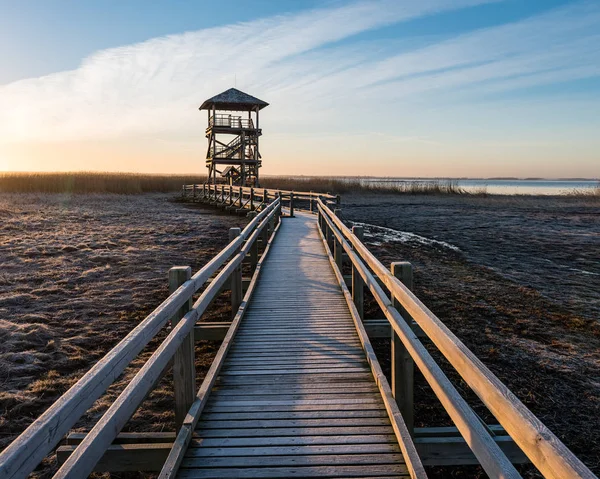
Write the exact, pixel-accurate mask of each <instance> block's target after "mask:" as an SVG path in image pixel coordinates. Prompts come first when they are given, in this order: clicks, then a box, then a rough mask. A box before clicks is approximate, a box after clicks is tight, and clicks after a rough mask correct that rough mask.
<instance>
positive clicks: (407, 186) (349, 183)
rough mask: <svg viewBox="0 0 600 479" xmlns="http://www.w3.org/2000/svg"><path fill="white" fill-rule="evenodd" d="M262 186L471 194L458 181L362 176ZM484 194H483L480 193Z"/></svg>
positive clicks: (278, 180)
mask: <svg viewBox="0 0 600 479" xmlns="http://www.w3.org/2000/svg"><path fill="white" fill-rule="evenodd" d="M261 186H263V187H265V188H277V189H280V190H295V191H315V192H322V193H327V192H328V193H332V194H344V193H389V194H404V195H464V194H470V193H469V192H468V191H466V190H465V189H464V188H461V187H460V186H459V185H458V181H456V180H428V181H410V180H407V181H402V182H391V181H390V182H386V180H385V179H383V180H382V181H381V182H379V183H374V182H365V181H362V180H361V179H359V178H334V177H323V176H322V177H289V176H267V177H263V178H262V179H261ZM477 194H481V193H477Z"/></svg>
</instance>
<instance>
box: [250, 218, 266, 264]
mask: <svg viewBox="0 0 600 479" xmlns="http://www.w3.org/2000/svg"><path fill="white" fill-rule="evenodd" d="M257 215H258V213H257V212H256V211H249V212H248V218H250V220H252V219H254V218H256V216H257ZM266 229H267V227H266V226H265V228H264V229H263V230H262V231H261V234H260V235H259V237H258V238H256V240H255V241H254V243H252V246H250V268H251V269H252V272H254V270H255V269H256V265H257V263H258V240H259V239H262V238H263V237H264V231H265V230H266ZM263 241H264V240H263Z"/></svg>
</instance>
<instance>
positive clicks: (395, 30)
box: [0, 0, 600, 177]
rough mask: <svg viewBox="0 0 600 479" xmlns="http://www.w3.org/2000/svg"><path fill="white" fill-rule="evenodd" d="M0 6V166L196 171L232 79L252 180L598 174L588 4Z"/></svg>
mask: <svg viewBox="0 0 600 479" xmlns="http://www.w3.org/2000/svg"><path fill="white" fill-rule="evenodd" d="M0 11H2V18H3V28H2V29H0V58H1V59H2V62H1V67H0V103H1V104H3V109H2V111H0V170H2V169H4V170H11V169H45V170H55V169H97V170H102V169H109V170H117V169H122V170H129V171H153V172H169V171H173V172H183V171H185V172H193V171H202V168H203V161H202V155H203V153H204V148H205V145H204V142H205V139H204V138H203V136H202V134H201V132H202V129H203V126H204V123H205V122H206V118H205V117H204V115H200V114H199V113H198V112H197V110H196V108H197V105H199V104H200V103H201V102H202V100H204V99H205V98H206V97H209V96H212V95H214V94H216V93H218V92H220V91H222V90H225V89H227V88H229V87H231V86H233V84H234V83H236V86H237V87H238V88H240V89H242V90H245V91H247V92H248V93H251V94H253V95H255V96H258V97H260V98H263V99H265V100H266V101H268V102H269V103H271V106H270V107H269V108H268V109H266V110H264V116H263V119H262V123H263V128H264V137H263V139H264V141H263V145H264V147H263V152H262V153H263V158H264V165H265V167H264V170H265V173H267V174H268V173H273V174H285V173H290V174H335V173H339V174H377V175H398V176H410V175H422V176H438V175H440V176H549V177H558V176H588V177H597V176H600V168H598V165H599V164H600V141H599V139H598V135H597V134H596V131H598V129H599V127H600V118H599V113H598V112H599V111H600V108H599V106H600V2H598V1H585V0H584V1H566V0H560V1H559V0H544V1H541V0H497V1H493V0H420V1H418V2H417V1H414V0H395V1H391V0H374V1H371V2H360V1H358V2H357V1H354V2H353V1H344V2H342V1H329V2H318V1H299V0H297V1H285V2H284V1H275V0H270V1H269V0H259V1H255V2H249V1H239V0H233V1H228V2H201V1H181V0H180V1H171V2H166V1H163V2H148V1H146V2H143V1H137V0H136V1H80V2H76V1H27V0H24V1H20V2H12V1H0ZM240 50H241V51H243V52H244V55H243V56H242V57H241V58H240V56H239V55H238V52H239V51H240ZM367 119H368V121H367ZM82 152H85V155H84V156H85V157H86V158H87V160H86V161H85V162H82V160H81V157H82V154H81V153H82Z"/></svg>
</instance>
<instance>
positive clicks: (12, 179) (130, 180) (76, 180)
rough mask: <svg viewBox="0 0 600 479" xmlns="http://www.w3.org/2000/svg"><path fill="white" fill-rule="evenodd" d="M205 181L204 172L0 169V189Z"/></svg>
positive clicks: (111, 188)
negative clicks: (17, 170) (152, 173)
mask: <svg viewBox="0 0 600 479" xmlns="http://www.w3.org/2000/svg"><path fill="white" fill-rule="evenodd" d="M204 181H206V176H204V175H149V174H136V173H95V172H87V171H84V172H69V173H0V192H3V193H117V194H129V195H131V194H140V193H169V192H171V191H179V190H181V186H182V185H184V184H191V183H202V182H204Z"/></svg>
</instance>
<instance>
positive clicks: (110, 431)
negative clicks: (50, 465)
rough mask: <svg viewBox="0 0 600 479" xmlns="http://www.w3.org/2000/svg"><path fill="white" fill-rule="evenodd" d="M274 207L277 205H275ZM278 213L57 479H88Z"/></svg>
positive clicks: (212, 286)
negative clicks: (84, 478)
mask: <svg viewBox="0 0 600 479" xmlns="http://www.w3.org/2000/svg"><path fill="white" fill-rule="evenodd" d="M273 206H275V205H273ZM274 213H275V210H274V209H273V208H271V212H270V214H268V215H266V214H265V216H264V218H262V221H261V223H260V224H259V225H258V226H257V227H256V228H255V229H254V231H253V233H252V235H251V237H250V239H249V240H248V241H247V242H246V244H245V245H244V246H243V247H242V248H241V249H240V251H239V253H238V254H237V255H236V256H234V257H233V258H232V259H231V260H230V261H229V263H227V265H226V266H225V267H224V268H223V270H222V271H221V272H220V273H219V274H218V275H217V276H216V277H215V279H214V280H213V281H212V282H211V283H210V285H209V286H208V287H207V288H206V290H205V291H204V292H203V293H202V294H201V295H200V297H199V298H198V300H197V301H196V302H195V303H194V305H193V306H192V309H191V310H190V311H189V312H188V313H186V314H185V316H184V317H183V318H182V319H181V320H180V322H179V323H177V325H176V326H175V327H174V328H173V329H172V330H171V332H170V333H169V335H168V336H167V337H166V338H165V340H164V341H163V343H162V344H161V345H160V346H159V348H158V349H157V350H156V351H155V352H154V353H153V354H152V356H150V358H149V359H148V361H147V362H146V363H145V364H144V366H143V367H142V368H141V369H140V370H139V371H138V373H137V374H136V375H135V377H134V378H133V380H132V381H131V382H130V383H129V384H128V385H127V387H126V388H125V389H124V390H123V392H122V393H121V394H120V395H119V397H118V398H117V399H116V400H115V401H114V402H113V404H112V405H111V406H110V408H109V409H108V411H106V413H105V414H104V415H103V416H102V418H101V419H100V420H99V421H98V423H97V424H96V425H95V426H94V428H93V429H92V430H91V431H90V432H89V433H88V434H87V435H86V437H85V439H84V440H83V441H81V443H80V444H79V445H78V446H77V448H76V449H75V451H73V453H72V454H71V455H70V456H69V458H68V459H67V460H66V461H65V463H64V464H63V465H62V467H61V468H60V469H59V470H58V472H57V473H56V474H55V476H54V477H55V478H56V479H77V478H80V477H87V476H88V475H89V474H90V473H91V472H92V471H93V469H94V466H95V465H96V463H97V462H98V460H100V458H101V457H102V455H103V454H104V451H106V449H107V448H108V446H110V444H111V443H112V441H113V440H114V438H115V437H116V436H117V434H118V433H119V432H120V431H121V429H122V428H123V426H124V425H125V423H126V422H127V421H128V420H129V418H130V417H131V416H132V415H133V413H134V412H135V411H136V409H137V408H138V407H139V405H140V403H141V402H142V401H143V400H144V398H145V397H146V395H147V394H148V392H150V390H151V389H152V388H153V386H154V383H155V382H156V381H157V380H158V379H159V378H160V374H161V372H162V370H163V369H164V368H165V367H166V365H167V364H168V362H169V360H170V359H171V358H172V357H173V355H174V354H175V352H176V351H177V348H178V347H179V346H180V345H181V343H182V342H183V340H184V339H185V337H186V336H187V335H188V334H189V333H190V332H191V331H192V329H193V328H194V325H195V324H196V321H197V320H198V319H199V318H200V317H201V316H202V314H203V313H204V312H205V311H206V309H207V308H208V306H209V305H210V303H211V302H212V301H213V299H214V298H215V296H217V295H218V294H219V292H220V290H221V287H222V286H223V285H224V284H225V281H226V280H227V279H229V276H230V275H231V273H233V271H234V270H235V269H236V268H237V267H238V266H239V265H241V263H242V261H243V260H244V258H245V257H246V255H247V254H248V252H249V251H250V247H251V246H252V244H253V242H254V241H256V240H257V239H258V236H259V234H260V233H261V232H262V230H263V229H264V228H265V227H266V226H267V223H268V222H269V221H270V217H271V215H272V214H274Z"/></svg>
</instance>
